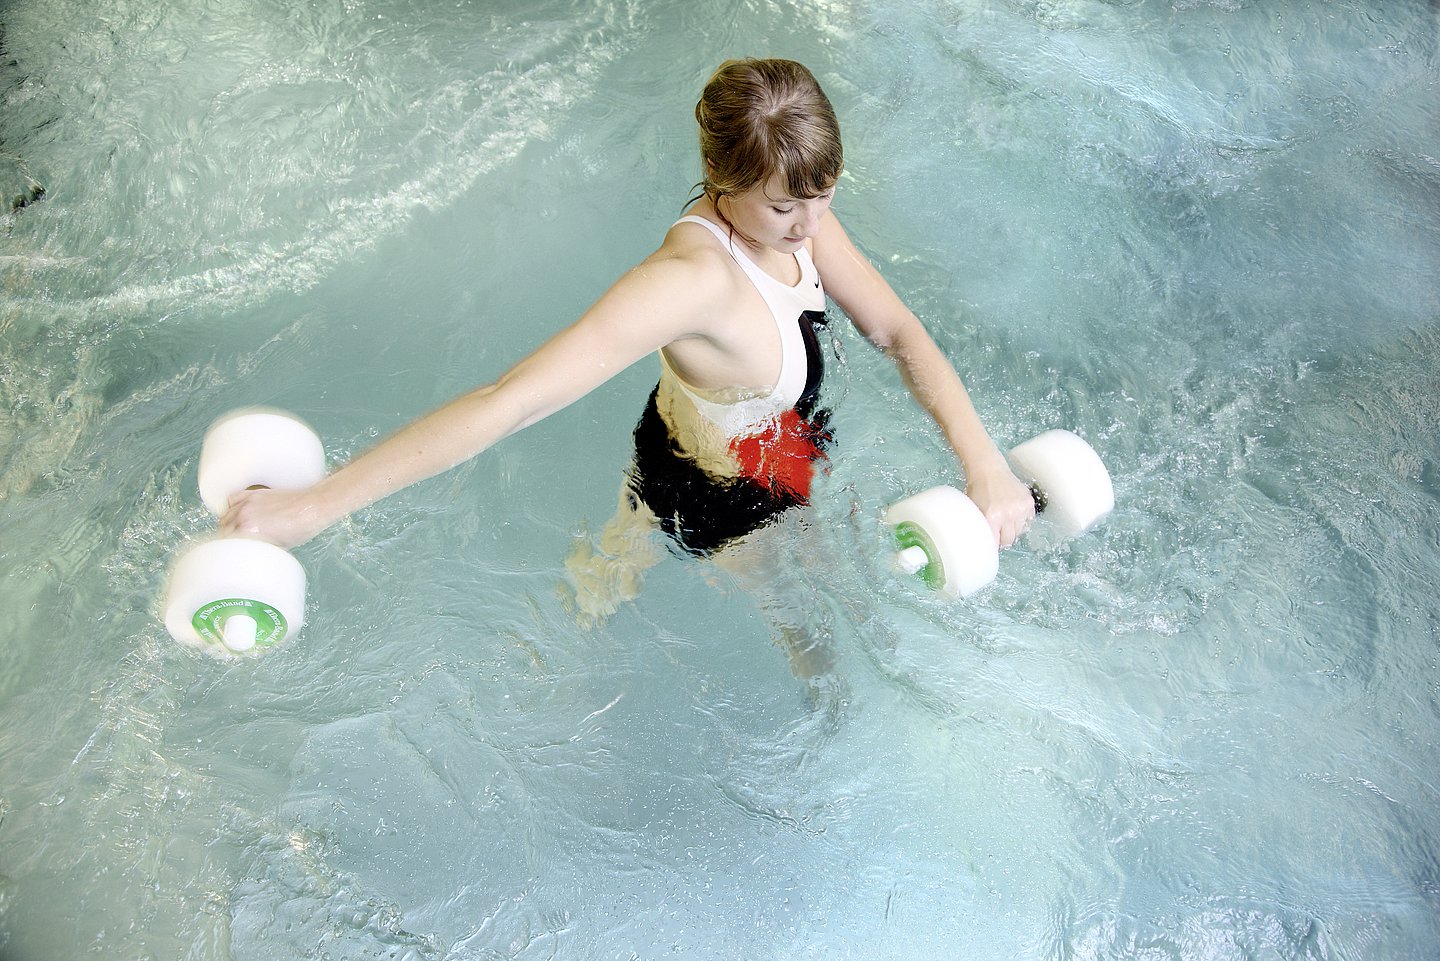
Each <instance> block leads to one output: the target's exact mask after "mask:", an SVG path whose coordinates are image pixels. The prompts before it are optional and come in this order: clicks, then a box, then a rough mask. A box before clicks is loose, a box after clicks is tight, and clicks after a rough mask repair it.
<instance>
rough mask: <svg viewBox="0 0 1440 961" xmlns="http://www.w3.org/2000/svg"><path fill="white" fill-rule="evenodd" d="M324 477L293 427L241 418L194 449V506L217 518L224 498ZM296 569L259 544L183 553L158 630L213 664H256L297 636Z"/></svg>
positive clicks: (313, 439)
mask: <svg viewBox="0 0 1440 961" xmlns="http://www.w3.org/2000/svg"><path fill="white" fill-rule="evenodd" d="M324 476H325V448H324V446H323V445H322V444H321V443H320V438H319V437H318V436H316V434H315V432H314V431H313V430H311V429H310V427H309V426H308V425H307V424H305V423H304V422H303V421H301V420H299V419H298V418H296V417H294V416H292V415H290V414H287V413H284V412H283V411H276V410H264V409H258V408H248V409H245V410H238V411H234V412H232V413H230V414H227V415H225V416H224V417H222V418H220V419H219V420H217V421H216V422H215V423H214V424H212V425H211V426H210V429H209V430H208V431H206V433H205V440H204V442H203V443H202V444H201V447H200V478H199V487H200V499H201V500H202V501H204V502H205V506H206V507H208V508H210V511H211V513H213V514H215V516H217V517H219V516H220V515H222V514H224V513H225V510H226V508H227V507H228V506H229V502H230V496H231V495H232V494H234V493H237V492H238V491H242V490H247V489H254V488H259V487H274V488H280V489H284V490H300V489H303V488H306V487H309V486H311V485H313V484H315V483H318V482H319V481H320V480H321V479H322V478H323V477H324ZM304 619H305V569H304V568H303V567H301V566H300V562H299V561H297V560H295V558H294V557H292V556H290V554H289V553H288V552H286V551H285V550H283V549H281V548H279V547H276V546H275V545H273V544H267V543H265V542H264V541H258V540H250V539H247V538H243V537H220V538H214V539H211V540H208V541H204V542H202V543H199V544H197V545H195V546H194V547H192V548H190V549H189V550H187V551H186V552H185V553H184V554H183V555H182V556H181V557H180V558H179V560H177V561H176V562H175V565H174V567H173V568H172V569H171V571H170V582H169V585H168V587H167V588H166V599H165V627H166V629H167V630H169V632H170V636H171V637H173V638H175V640H177V641H180V642H182V643H185V644H190V645H193V646H195V647H200V648H204V649H207V650H210V651H212V652H214V653H219V654H258V653H260V652H261V651H263V650H266V649H267V648H270V647H274V646H275V645H276V644H279V643H280V642H281V641H283V640H284V639H285V638H286V637H289V636H292V635H294V634H297V633H299V631H300V627H301V625H302V624H303V623H304Z"/></svg>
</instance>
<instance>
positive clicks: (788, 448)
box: [628, 217, 830, 556]
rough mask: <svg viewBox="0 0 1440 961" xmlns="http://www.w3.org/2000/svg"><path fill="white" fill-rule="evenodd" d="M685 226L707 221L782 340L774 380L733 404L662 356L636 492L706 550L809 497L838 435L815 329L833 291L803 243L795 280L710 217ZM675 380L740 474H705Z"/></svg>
mask: <svg viewBox="0 0 1440 961" xmlns="http://www.w3.org/2000/svg"><path fill="white" fill-rule="evenodd" d="M677 223H697V224H700V225H702V226H704V227H706V228H707V229H709V230H710V232H711V233H712V234H714V235H715V237H716V238H717V239H718V240H719V241H720V242H721V244H722V245H723V246H724V247H725V248H726V249H727V250H728V251H729V252H730V255H731V256H732V257H733V258H734V259H735V261H736V263H738V264H739V265H740V267H741V268H742V269H743V270H744V271H745V274H746V276H747V277H749V278H750V281H751V283H753V284H754V285H755V288H756V290H758V291H759V293H760V295H761V297H762V298H763V299H764V301H765V303H766V305H767V306H768V307H769V308H770V313H771V316H772V318H773V319H774V321H775V327H776V329H777V330H778V331H779V334H780V344H781V365H780V376H779V378H778V379H777V381H776V384H775V386H774V387H773V388H772V389H771V390H770V391H768V392H762V393H760V394H758V395H756V396H748V397H744V398H741V399H739V400H735V401H731V402H723V401H717V400H713V399H709V398H707V397H705V396H703V395H702V394H701V393H700V392H699V391H698V390H697V389H696V388H693V387H691V386H690V385H688V384H686V383H685V382H684V380H683V379H681V377H680V376H679V374H677V373H676V371H675V370H674V368H673V367H672V366H671V364H670V362H669V360H668V359H667V358H666V357H665V354H664V352H663V351H661V353H660V366H661V373H660V378H661V384H657V385H656V388H655V390H654V391H652V392H651V394H650V400H649V403H648V404H647V405H646V407H645V411H644V413H643V414H642V415H641V417H640V422H639V423H638V424H637V425H636V427H635V460H634V464H633V466H632V468H631V472H630V476H629V479H628V484H629V489H630V491H631V492H632V493H633V494H634V495H635V496H636V497H638V498H639V499H640V500H641V501H643V502H644V503H645V504H646V505H647V506H648V507H649V508H650V510H651V511H653V512H654V514H655V516H656V517H657V518H658V520H659V523H660V527H661V529H662V530H664V531H665V532H666V533H667V534H669V535H670V537H671V538H672V539H673V540H674V542H675V543H676V544H677V545H678V546H680V547H681V548H682V549H684V550H685V551H688V552H689V553H691V554H695V555H700V556H704V555H708V554H710V553H711V552H713V551H715V550H717V549H719V548H721V547H723V546H724V545H725V544H727V543H729V542H730V541H732V540H734V539H736V538H739V537H743V536H744V535H746V534H749V533H751V532H753V531H755V530H757V529H758V528H760V527H762V526H764V525H765V524H767V523H769V522H771V521H773V520H774V519H775V518H776V517H778V516H779V515H780V514H782V513H783V512H785V511H786V510H789V509H790V508H792V507H797V506H800V505H803V504H807V503H809V498H810V486H811V482H812V480H813V478H814V475H815V470H816V464H817V462H821V461H823V460H824V459H825V448H826V446H827V444H828V443H829V441H830V434H829V431H828V430H827V423H828V420H829V411H826V410H817V409H816V408H817V403H818V400H819V394H820V382H821V380H822V378H823V376H824V359H823V356H822V353H821V350H820V345H819V338H818V337H817V334H816V327H817V326H821V325H824V324H825V291H824V289H823V288H822V287H821V286H820V276H819V273H818V272H817V271H816V269H815V264H814V262H813V261H812V260H811V258H810V253H809V251H807V250H805V249H804V248H801V249H800V250H799V251H797V252H796V254H795V261H796V263H797V264H798V265H799V267H800V281H799V283H797V284H795V285H794V286H791V285H788V284H785V283H783V282H782V281H780V280H777V279H776V278H775V277H772V276H771V275H770V274H768V273H766V271H765V270H764V269H762V268H761V267H760V266H759V265H758V264H756V263H755V262H754V261H752V260H751V259H750V257H749V256H747V255H746V253H745V251H744V249H743V248H742V247H741V246H740V245H739V244H738V243H737V242H736V241H735V240H734V238H733V237H732V236H730V235H729V234H728V232H727V231H726V230H725V229H723V228H722V227H720V226H719V225H717V224H715V223H712V222H711V221H709V220H705V219H704V218H701V217H684V218H681V220H679V221H677ZM667 379H668V380H670V381H672V382H673V385H672V386H673V388H674V391H673V392H674V393H678V394H679V395H681V396H682V397H683V398H684V402H688V403H689V404H691V405H693V407H694V409H695V411H696V412H697V413H698V414H699V415H700V418H701V419H702V420H703V421H705V422H707V423H708V426H709V427H712V428H713V429H714V430H713V432H714V433H717V434H718V435H719V437H720V438H721V439H722V441H723V442H725V443H726V445H727V453H728V455H729V456H730V459H731V460H732V461H733V465H734V466H737V467H738V473H736V474H735V476H722V475H719V474H717V473H715V472H713V471H710V470H706V469H705V468H704V467H703V466H701V464H700V463H698V462H697V460H696V458H695V456H694V455H693V454H692V453H690V452H687V451H686V450H685V449H684V448H683V445H681V444H680V443H679V442H678V441H677V439H676V437H675V436H674V435H673V433H672V431H671V428H670V426H669V425H668V424H667V423H666V422H665V419H664V417H662V416H661V413H660V408H659V404H658V403H657V401H658V398H659V395H660V389H661V386H662V385H664V384H665V381H666V380H667Z"/></svg>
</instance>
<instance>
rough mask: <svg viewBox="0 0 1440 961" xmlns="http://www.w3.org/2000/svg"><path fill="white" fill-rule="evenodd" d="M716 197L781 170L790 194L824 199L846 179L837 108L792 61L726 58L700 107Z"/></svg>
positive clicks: (703, 148) (706, 183)
mask: <svg viewBox="0 0 1440 961" xmlns="http://www.w3.org/2000/svg"><path fill="white" fill-rule="evenodd" d="M695 120H696V122H697V123H699V125H700V159H701V161H702V162H703V163H704V169H705V179H704V180H702V181H700V183H698V184H696V187H698V188H699V189H700V191H701V192H702V193H703V194H704V195H705V196H707V197H709V198H710V200H711V202H712V203H713V202H715V201H716V200H718V199H719V198H720V197H722V196H724V195H726V194H740V193H744V192H745V191H747V190H749V189H750V188H752V187H754V186H756V185H757V184H763V183H765V182H766V181H767V180H769V179H770V178H771V177H772V176H775V175H777V174H778V175H779V177H780V181H781V183H783V184H785V188H786V190H787V191H788V192H789V194H790V196H792V197H795V198H798V199H807V198H810V197H818V196H819V195H821V194H823V193H825V192H826V191H827V190H829V189H830V188H831V187H833V186H835V182H836V181H837V180H839V179H840V171H841V170H842V169H843V168H844V166H845V153H844V150H843V149H842V148H841V146H840V123H839V121H837V120H836V119H835V109H834V108H833V107H831V106H830V100H829V98H828V97H826V96H825V92H824V91H823V90H821V89H820V84H819V83H818V82H816V80H815V77H814V75H813V74H811V73H810V71H809V70H807V69H805V67H804V66H802V65H800V64H798V63H796V62H795V61H793V60H754V59H750V60H727V61H725V62H724V63H722V64H721V65H720V69H718V70H716V71H715V73H714V75H713V76H711V78H710V80H709V82H708V83H706V84H705V89H704V90H703V91H702V92H701V94H700V102H699V103H697V104H696V105H695Z"/></svg>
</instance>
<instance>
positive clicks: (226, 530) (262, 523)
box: [220, 487, 329, 549]
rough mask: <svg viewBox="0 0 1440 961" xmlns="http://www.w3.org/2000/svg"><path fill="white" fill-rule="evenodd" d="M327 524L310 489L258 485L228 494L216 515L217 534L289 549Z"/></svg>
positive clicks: (304, 540) (318, 531)
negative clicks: (225, 502)
mask: <svg viewBox="0 0 1440 961" xmlns="http://www.w3.org/2000/svg"><path fill="white" fill-rule="evenodd" d="M328 526H329V522H328V521H326V520H324V519H323V517H322V516H321V513H320V510H319V508H318V507H316V506H315V505H314V503H313V498H312V495H311V492H310V491H305V490H298V491H295V490H273V489H270V488H264V487H262V488H256V489H253V490H243V491H240V492H238V493H235V494H232V495H230V505H229V507H228V508H226V510H225V513H224V514H223V515H222V516H221V518H220V535H221V536H222V537H249V538H253V539H255V540H261V541H267V542H269V543H271V544H274V545H276V546H277V547H283V548H286V549H289V548H291V547H296V546H298V545H300V544H303V543H305V542H306V541H308V540H309V539H310V538H312V537H314V536H315V535H316V534H318V533H320V532H321V531H322V530H324V529H325V528H326V527H328Z"/></svg>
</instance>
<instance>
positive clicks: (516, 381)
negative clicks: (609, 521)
mask: <svg viewBox="0 0 1440 961" xmlns="http://www.w3.org/2000/svg"><path fill="white" fill-rule="evenodd" d="M662 251H663V248H662ZM722 279H723V277H722V276H721V275H717V274H715V273H714V272H712V271H707V270H705V269H704V268H703V265H702V264H697V262H696V261H695V260H693V259H692V258H687V257H682V256H661V255H658V254H657V255H656V256H653V257H651V258H650V259H648V260H646V261H645V262H644V263H642V264H640V265H639V266H637V267H635V268H634V269H633V270H631V271H630V272H628V273H627V274H625V276H624V277H622V278H621V279H620V280H619V281H617V282H616V284H615V286H613V287H611V288H610V290H608V291H607V292H606V293H605V294H604V296H602V297H601V298H600V300H598V301H597V302H596V303H595V305H594V306H592V307H591V308H590V309H589V310H587V311H586V312H585V314H584V315H583V316H582V317H581V318H580V319H579V320H577V321H576V322H575V323H574V324H572V325H571V326H569V327H567V328H566V329H564V330H562V331H560V332H559V333H558V334H556V335H555V336H553V337H551V338H550V339H549V340H548V341H546V342H545V343H544V344H543V345H541V346H540V347H539V348H538V349H537V350H536V351H535V352H534V353H532V354H530V355H529V356H527V357H526V358H524V359H523V360H521V361H520V362H519V363H518V364H516V365H515V366H514V367H512V368H511V369H510V370H509V371H507V372H506V373H505V374H504V375H502V376H501V377H500V379H499V380H497V381H495V382H494V383H492V384H488V385H486V386H483V387H477V388H476V389H474V390H471V391H469V392H468V393H465V394H462V395H460V396H459V397H457V398H455V399H454V400H452V401H450V402H449V403H447V404H445V405H444V406H442V407H440V408H438V409H436V410H434V411H432V412H431V413H429V414H427V415H425V416H423V417H421V418H420V419H418V420H416V421H414V422H413V423H411V424H409V425H408V426H406V427H403V428H401V429H400V430H399V431H396V432H395V433H394V434H392V435H390V436H389V437H387V438H386V439H385V440H383V441H381V442H380V443H379V444H378V445H376V446H375V447H373V448H371V449H370V450H369V451H367V452H365V453H364V454H362V455H361V456H359V457H357V458H355V459H354V460H353V461H351V462H350V463H348V464H346V465H345V466H344V467H342V468H341V469H339V470H337V471H336V472H335V473H333V474H331V475H330V476H328V477H326V478H325V479H324V480H322V481H321V482H320V483H318V484H316V485H315V486H314V487H311V488H309V489H307V490H301V491H280V490H256V491H242V492H239V493H237V494H235V495H233V496H232V497H231V499H230V506H229V509H228V510H227V511H226V513H225V515H224V516H223V517H222V518H221V520H220V532H221V534H222V535H239V536H244V537H255V538H259V539H261V540H266V541H270V542H271V543H274V544H278V545H280V546H282V547H293V546H295V545H297V544H302V543H304V542H305V541H307V540H309V539H310V538H312V537H314V536H315V535H316V534H318V533H319V532H320V531H322V530H324V529H325V528H327V527H329V526H330V525H331V524H334V523H335V522H336V521H338V520H340V519H341V518H343V517H345V516H347V515H348V514H350V513H352V512H353V511H356V510H359V509H360V508H362V507H365V506H367V505H369V504H373V503H374V502H375V501H378V500H380V499H381V498H383V497H385V496H386V495H388V494H392V493H394V492H395V491H397V490H400V489H401V488H404V487H408V486H409V485H411V484H414V483H417V482H418V481H421V480H424V479H426V478H428V477H432V476H434V475H436V474H439V473H441V472H442V471H445V470H448V469H450V468H451V467H454V466H456V465H458V464H460V463H463V462H464V461H466V460H469V459H470V458H472V457H474V456H475V455H477V454H479V453H480V452H481V451H483V450H485V449H486V448H488V447H490V446H491V445H492V444H495V443H496V442H498V441H500V440H502V439H504V438H505V437H508V436H510V435H511V434H513V433H515V432H516V431H519V430H521V429H523V428H525V427H528V426H529V425H531V424H533V423H535V422H537V421H539V420H542V419H544V418H545V417H548V416H549V415H551V414H553V413H555V412H556V411H558V410H561V409H562V408H564V407H566V406H568V405H569V404H571V403H573V402H574V401H576V400H578V399H579V398H581V397H583V396H585V395H586V394H588V393H589V392H590V391H592V390H594V389H595V388H596V387H598V386H600V385H601V384H603V383H604V382H605V381H607V380H609V379H610V378H611V377H613V376H615V375H616V374H618V373H619V372H620V371H622V370H624V369H625V368H627V367H629V366H630V365H631V364H633V363H634V362H635V361H637V360H639V359H641V358H642V357H646V356H648V355H650V354H652V353H654V352H655V351H656V350H658V349H659V348H661V347H663V346H665V345H666V344H669V343H671V342H673V341H675V340H677V339H679V338H681V337H685V336H689V335H693V334H695V333H697V332H701V331H703V329H704V327H705V324H706V323H707V315H708V309H707V305H708V304H712V303H714V302H715V301H716V299H717V298H716V296H715V294H716V291H715V290H713V289H710V288H713V287H715V285H716V284H717V283H719V282H720V281H721V280H722Z"/></svg>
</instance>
